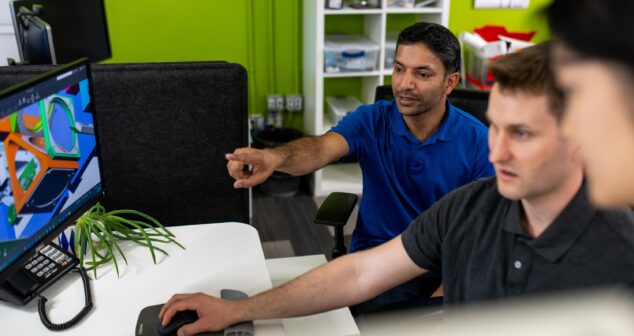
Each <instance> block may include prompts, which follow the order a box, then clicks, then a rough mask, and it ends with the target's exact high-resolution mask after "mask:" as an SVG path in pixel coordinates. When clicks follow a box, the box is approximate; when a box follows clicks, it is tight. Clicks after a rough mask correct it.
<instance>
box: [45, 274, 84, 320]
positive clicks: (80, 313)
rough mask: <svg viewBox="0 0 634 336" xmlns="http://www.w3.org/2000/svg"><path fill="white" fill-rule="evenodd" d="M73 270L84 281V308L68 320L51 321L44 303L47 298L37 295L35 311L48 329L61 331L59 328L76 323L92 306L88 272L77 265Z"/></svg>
mask: <svg viewBox="0 0 634 336" xmlns="http://www.w3.org/2000/svg"><path fill="white" fill-rule="evenodd" d="M74 270H75V271H77V272H79V274H80V275H81V279H82V281H83V283H84V295H85V298H86V303H85V305H84V308H82V309H81V311H79V313H77V315H75V317H73V318H72V319H70V320H69V321H68V322H65V323H60V324H56V323H52V322H51V321H50V320H49V319H48V316H47V315H46V308H45V305H46V301H48V300H47V299H46V298H45V297H43V296H42V295H39V297H40V299H39V301H38V302H37V311H38V312H39V314H40V320H42V324H44V326H45V327H46V328H48V329H49V330H52V331H61V330H65V329H68V328H70V327H72V326H74V325H76V324H77V323H78V322H79V321H81V320H82V319H83V318H84V317H85V316H86V315H87V314H88V312H90V310H91V309H92V306H93V305H92V293H91V292H90V280H89V279H88V274H86V270H85V269H84V268H83V267H78V268H75V269H74Z"/></svg>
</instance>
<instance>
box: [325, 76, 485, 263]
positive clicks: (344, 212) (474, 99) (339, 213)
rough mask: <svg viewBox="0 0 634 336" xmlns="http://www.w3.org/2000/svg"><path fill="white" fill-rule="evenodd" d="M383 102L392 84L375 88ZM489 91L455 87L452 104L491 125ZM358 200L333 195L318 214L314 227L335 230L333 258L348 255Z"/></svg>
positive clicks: (347, 195) (390, 94)
mask: <svg viewBox="0 0 634 336" xmlns="http://www.w3.org/2000/svg"><path fill="white" fill-rule="evenodd" d="M382 99H387V100H389V99H394V95H393V93H392V86H391V85H380V86H377V87H376V91H375V95H374V101H375V102H376V101H378V100H382ZM488 100H489V92H488V91H482V90H473V89H463V88H455V89H453V91H451V94H449V101H451V103H452V104H453V105H454V106H456V107H458V108H460V109H462V110H463V111H465V112H467V113H470V114H471V115H473V116H474V117H476V118H477V119H478V120H480V122H482V123H483V124H484V125H486V126H488V125H489V121H488V120H487V119H486V110H487V106H488ZM357 200H358V197H357V195H355V194H351V193H342V192H333V193H331V194H330V195H328V197H327V198H326V200H325V201H324V203H323V204H322V205H321V206H320V207H319V209H318V210H317V214H316V215H315V220H314V222H315V224H320V225H328V226H332V227H334V230H335V238H334V239H335V244H334V247H333V249H332V253H331V256H332V259H335V258H337V257H339V256H342V255H344V254H346V246H345V243H344V239H343V227H344V226H345V225H346V223H347V222H348V219H349V218H350V214H352V210H353V209H354V206H355V205H356V204H357Z"/></svg>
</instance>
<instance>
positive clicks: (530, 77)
mask: <svg viewBox="0 0 634 336" xmlns="http://www.w3.org/2000/svg"><path fill="white" fill-rule="evenodd" d="M550 46H551V42H543V43H540V44H537V45H534V46H531V47H527V48H524V49H522V50H520V51H518V52H514V53H511V54H507V55H505V56H502V57H500V58H499V59H497V60H495V61H492V62H491V63H490V64H489V69H490V70H491V72H492V73H493V77H494V78H495V82H496V83H497V84H498V85H499V86H500V89H501V90H502V91H504V90H511V91H516V90H517V91H523V92H527V93H531V94H534V95H546V96H547V97H548V100H549V104H550V113H551V114H552V115H553V116H554V117H555V118H556V119H557V121H561V118H562V116H563V107H564V103H563V102H564V95H563V92H562V91H561V90H560V89H559V88H558V87H557V85H556V82H555V76H554V73H553V71H552V69H551V65H550V55H549V52H550Z"/></svg>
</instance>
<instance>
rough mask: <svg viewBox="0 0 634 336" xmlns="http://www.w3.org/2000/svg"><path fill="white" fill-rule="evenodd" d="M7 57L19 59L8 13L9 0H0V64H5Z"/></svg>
mask: <svg viewBox="0 0 634 336" xmlns="http://www.w3.org/2000/svg"><path fill="white" fill-rule="evenodd" d="M7 57H11V58H13V59H15V60H16V61H19V60H20V54H19V52H18V45H17V43H16V42H15V33H14V32H13V23H12V21H11V15H10V14H9V0H0V66H1V65H7Z"/></svg>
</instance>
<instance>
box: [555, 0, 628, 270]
mask: <svg viewBox="0 0 634 336" xmlns="http://www.w3.org/2000/svg"><path fill="white" fill-rule="evenodd" d="M547 16H548V21H549V24H550V26H551V30H552V33H553V36H554V39H553V48H552V53H551V55H552V56H553V69H554V72H555V75H556V79H557V81H558V84H559V86H560V87H561V89H562V90H563V92H564V93H565V109H564V118H563V121H562V127H563V133H564V135H565V136H566V137H568V138H569V139H570V140H571V141H573V142H575V143H576V144H578V145H579V148H580V150H579V153H580V156H581V157H582V159H583V160H584V161H585V169H586V175H587V177H588V184H589V191H590V196H591V199H592V200H593V202H594V203H595V204H596V205H598V206H602V207H613V206H622V205H628V206H632V205H634V39H633V38H632V33H634V1H632V0H555V1H553V3H552V4H551V5H550V6H549V7H548V9H547ZM630 272H632V270H630Z"/></svg>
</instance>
